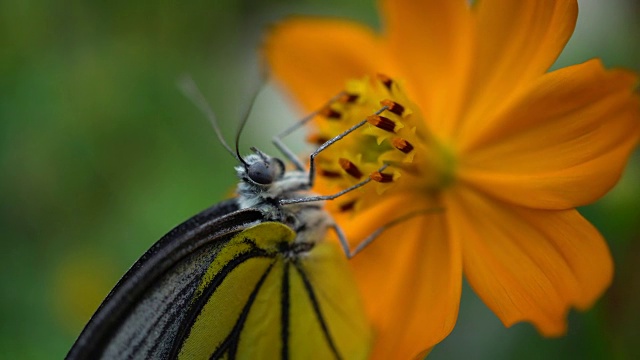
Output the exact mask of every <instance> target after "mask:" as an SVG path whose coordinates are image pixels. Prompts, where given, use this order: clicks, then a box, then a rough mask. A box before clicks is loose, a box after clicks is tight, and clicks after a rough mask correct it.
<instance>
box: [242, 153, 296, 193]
mask: <svg viewBox="0 0 640 360" xmlns="http://www.w3.org/2000/svg"><path fill="white" fill-rule="evenodd" d="M251 150H253V152H254V153H253V154H251V155H249V156H247V157H245V158H244V159H243V163H242V165H239V166H238V167H236V170H237V171H238V175H239V176H240V178H241V179H243V180H244V181H247V182H249V183H251V184H252V185H257V186H264V187H268V186H270V185H272V184H273V183H274V182H276V181H278V180H280V179H282V177H283V176H284V173H285V166H284V163H283V162H282V160H280V159H278V158H275V157H271V156H269V155H267V154H265V153H263V152H262V151H260V150H258V149H256V148H251Z"/></svg>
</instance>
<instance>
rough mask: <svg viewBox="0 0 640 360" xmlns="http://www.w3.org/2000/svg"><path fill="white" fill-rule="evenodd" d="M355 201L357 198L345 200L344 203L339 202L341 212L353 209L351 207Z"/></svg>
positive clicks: (354, 204)
mask: <svg viewBox="0 0 640 360" xmlns="http://www.w3.org/2000/svg"><path fill="white" fill-rule="evenodd" d="M356 201H357V200H351V201H347V202H345V203H342V204H340V206H339V209H340V211H341V212H347V211H350V210H353V208H354V207H355V206H356Z"/></svg>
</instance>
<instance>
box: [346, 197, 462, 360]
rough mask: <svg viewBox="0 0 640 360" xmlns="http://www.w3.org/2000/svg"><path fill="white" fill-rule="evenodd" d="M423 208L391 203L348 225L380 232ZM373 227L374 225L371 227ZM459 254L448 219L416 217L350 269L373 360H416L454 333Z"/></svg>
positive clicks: (406, 200) (407, 201)
mask: <svg viewBox="0 0 640 360" xmlns="http://www.w3.org/2000/svg"><path fill="white" fill-rule="evenodd" d="M416 204H420V201H419V199H416V198H415V196H405V197H399V196H397V197H395V198H394V199H387V201H385V203H384V204H381V205H383V206H384V207H383V209H386V210H387V214H386V217H383V216H380V215H382V214H383V212H382V211H378V212H376V211H374V212H373V213H371V212H370V213H367V214H365V215H373V216H367V217H366V218H364V219H362V217H358V218H356V219H355V221H352V223H351V224H350V225H349V227H350V228H357V227H360V226H359V224H360V223H367V224H373V225H374V227H375V226H381V225H382V224H385V223H387V222H389V221H390V220H392V219H393V218H395V216H389V214H388V211H390V210H393V209H397V210H399V211H398V212H399V214H403V213H405V212H404V211H411V210H410V209H411V208H415V207H416V206H415V205H416ZM369 226H370V225H369ZM461 262H462V260H461V250H460V245H459V243H458V242H451V241H449V239H448V237H447V232H446V230H445V223H444V213H431V214H425V215H421V216H416V217H413V218H411V219H410V220H407V221H405V222H403V223H401V224H399V225H398V226H395V227H392V228H390V229H388V230H387V231H385V232H384V233H383V234H382V235H381V236H380V237H379V238H377V239H376V240H375V241H374V242H373V243H372V244H370V245H369V246H368V247H367V248H365V249H364V250H363V251H362V252H361V253H360V254H358V255H356V257H355V258H353V259H351V260H350V264H351V266H352V268H353V270H354V272H355V275H356V279H357V281H358V286H359V287H360V290H361V293H362V295H363V298H364V302H365V306H366V310H367V313H368V315H369V318H370V319H371V321H372V322H373V325H374V330H375V332H376V340H375V345H374V350H373V358H374V359H412V358H415V357H416V356H417V355H418V354H419V353H421V352H422V351H424V350H426V349H428V348H431V347H433V346H434V345H435V344H437V343H438V342H440V341H441V340H442V339H444V338H445V337H446V336H447V335H448V334H449V333H450V332H451V330H452V329H453V326H454V325H455V322H456V318H457V315H458V305H459V301H460V291H461V282H462V263H461Z"/></svg>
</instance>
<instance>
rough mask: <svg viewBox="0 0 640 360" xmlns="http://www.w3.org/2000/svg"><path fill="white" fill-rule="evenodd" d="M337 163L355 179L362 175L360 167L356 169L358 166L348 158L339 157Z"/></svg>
mask: <svg viewBox="0 0 640 360" xmlns="http://www.w3.org/2000/svg"><path fill="white" fill-rule="evenodd" d="M338 163H339V164H340V167H341V168H342V169H343V170H344V171H346V172H347V174H349V175H351V176H352V177H354V178H356V179H360V178H361V177H362V172H361V171H360V169H358V167H357V166H356V165H355V164H354V163H352V162H351V161H349V160H348V159H345V158H340V159H338Z"/></svg>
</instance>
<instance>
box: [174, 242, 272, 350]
mask: <svg viewBox="0 0 640 360" xmlns="http://www.w3.org/2000/svg"><path fill="white" fill-rule="evenodd" d="M246 242H247V243H248V244H251V245H252V248H251V250H249V251H245V252H243V253H240V254H238V255H237V256H235V257H234V258H233V259H232V260H231V261H229V262H228V263H226V264H225V265H224V266H223V267H222V269H220V271H219V272H218V273H216V274H215V276H214V277H213V279H212V280H211V282H209V284H207V286H206V287H205V289H204V290H203V291H202V294H201V295H200V296H199V297H198V298H197V299H196V300H195V301H194V302H193V303H192V304H191V305H190V306H189V310H188V312H187V314H186V316H185V318H184V321H183V322H182V325H181V327H180V330H179V333H178V334H177V336H176V338H175V341H174V345H173V347H172V350H171V353H170V354H169V358H175V357H177V356H178V354H179V353H180V349H181V348H182V346H183V344H184V342H185V340H186V339H187V338H188V337H189V334H190V331H191V328H192V327H193V325H194V324H195V322H196V320H197V319H198V316H199V315H200V313H201V312H202V309H203V308H204V307H205V305H206V304H207V302H208V301H209V298H210V297H211V296H212V295H213V294H214V293H215V292H216V290H217V289H218V287H219V286H220V285H221V284H222V282H223V281H224V280H225V278H226V277H227V276H228V275H229V274H230V273H231V272H232V271H233V270H234V269H235V268H236V267H238V266H239V265H241V264H242V263H244V262H245V261H247V260H249V259H253V258H274V257H275V256H276V255H277V254H276V253H269V252H267V251H265V250H263V249H260V248H259V247H257V246H256V245H255V243H253V242H252V241H250V240H249V239H246ZM272 267H273V263H272V264H271V265H270V266H269V268H268V269H267V270H265V273H264V274H263V275H262V277H261V278H260V280H259V281H258V283H257V284H256V287H255V288H254V289H253V291H252V293H251V295H250V297H249V299H248V300H247V304H245V306H244V308H243V311H242V313H241V314H240V316H239V318H238V320H237V322H236V324H235V325H234V327H233V329H232V330H231V332H230V334H229V336H228V337H227V338H226V339H225V340H224V341H223V342H222V343H221V345H220V347H219V348H218V349H216V351H215V352H214V353H213V354H212V356H211V358H212V359H216V358H219V357H221V356H222V355H223V354H224V353H225V352H226V351H229V358H230V359H232V358H233V356H231V355H234V356H235V352H236V350H237V346H238V342H239V340H240V333H241V330H242V326H243V325H244V322H245V321H246V316H247V315H248V313H249V310H250V308H251V305H252V304H253V301H254V300H255V296H256V295H257V294H258V291H259V290H260V287H261V286H262V283H263V282H264V279H266V277H267V275H268V274H269V272H270V271H271V268H272ZM195 286H197V284H196V285H195Z"/></svg>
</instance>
